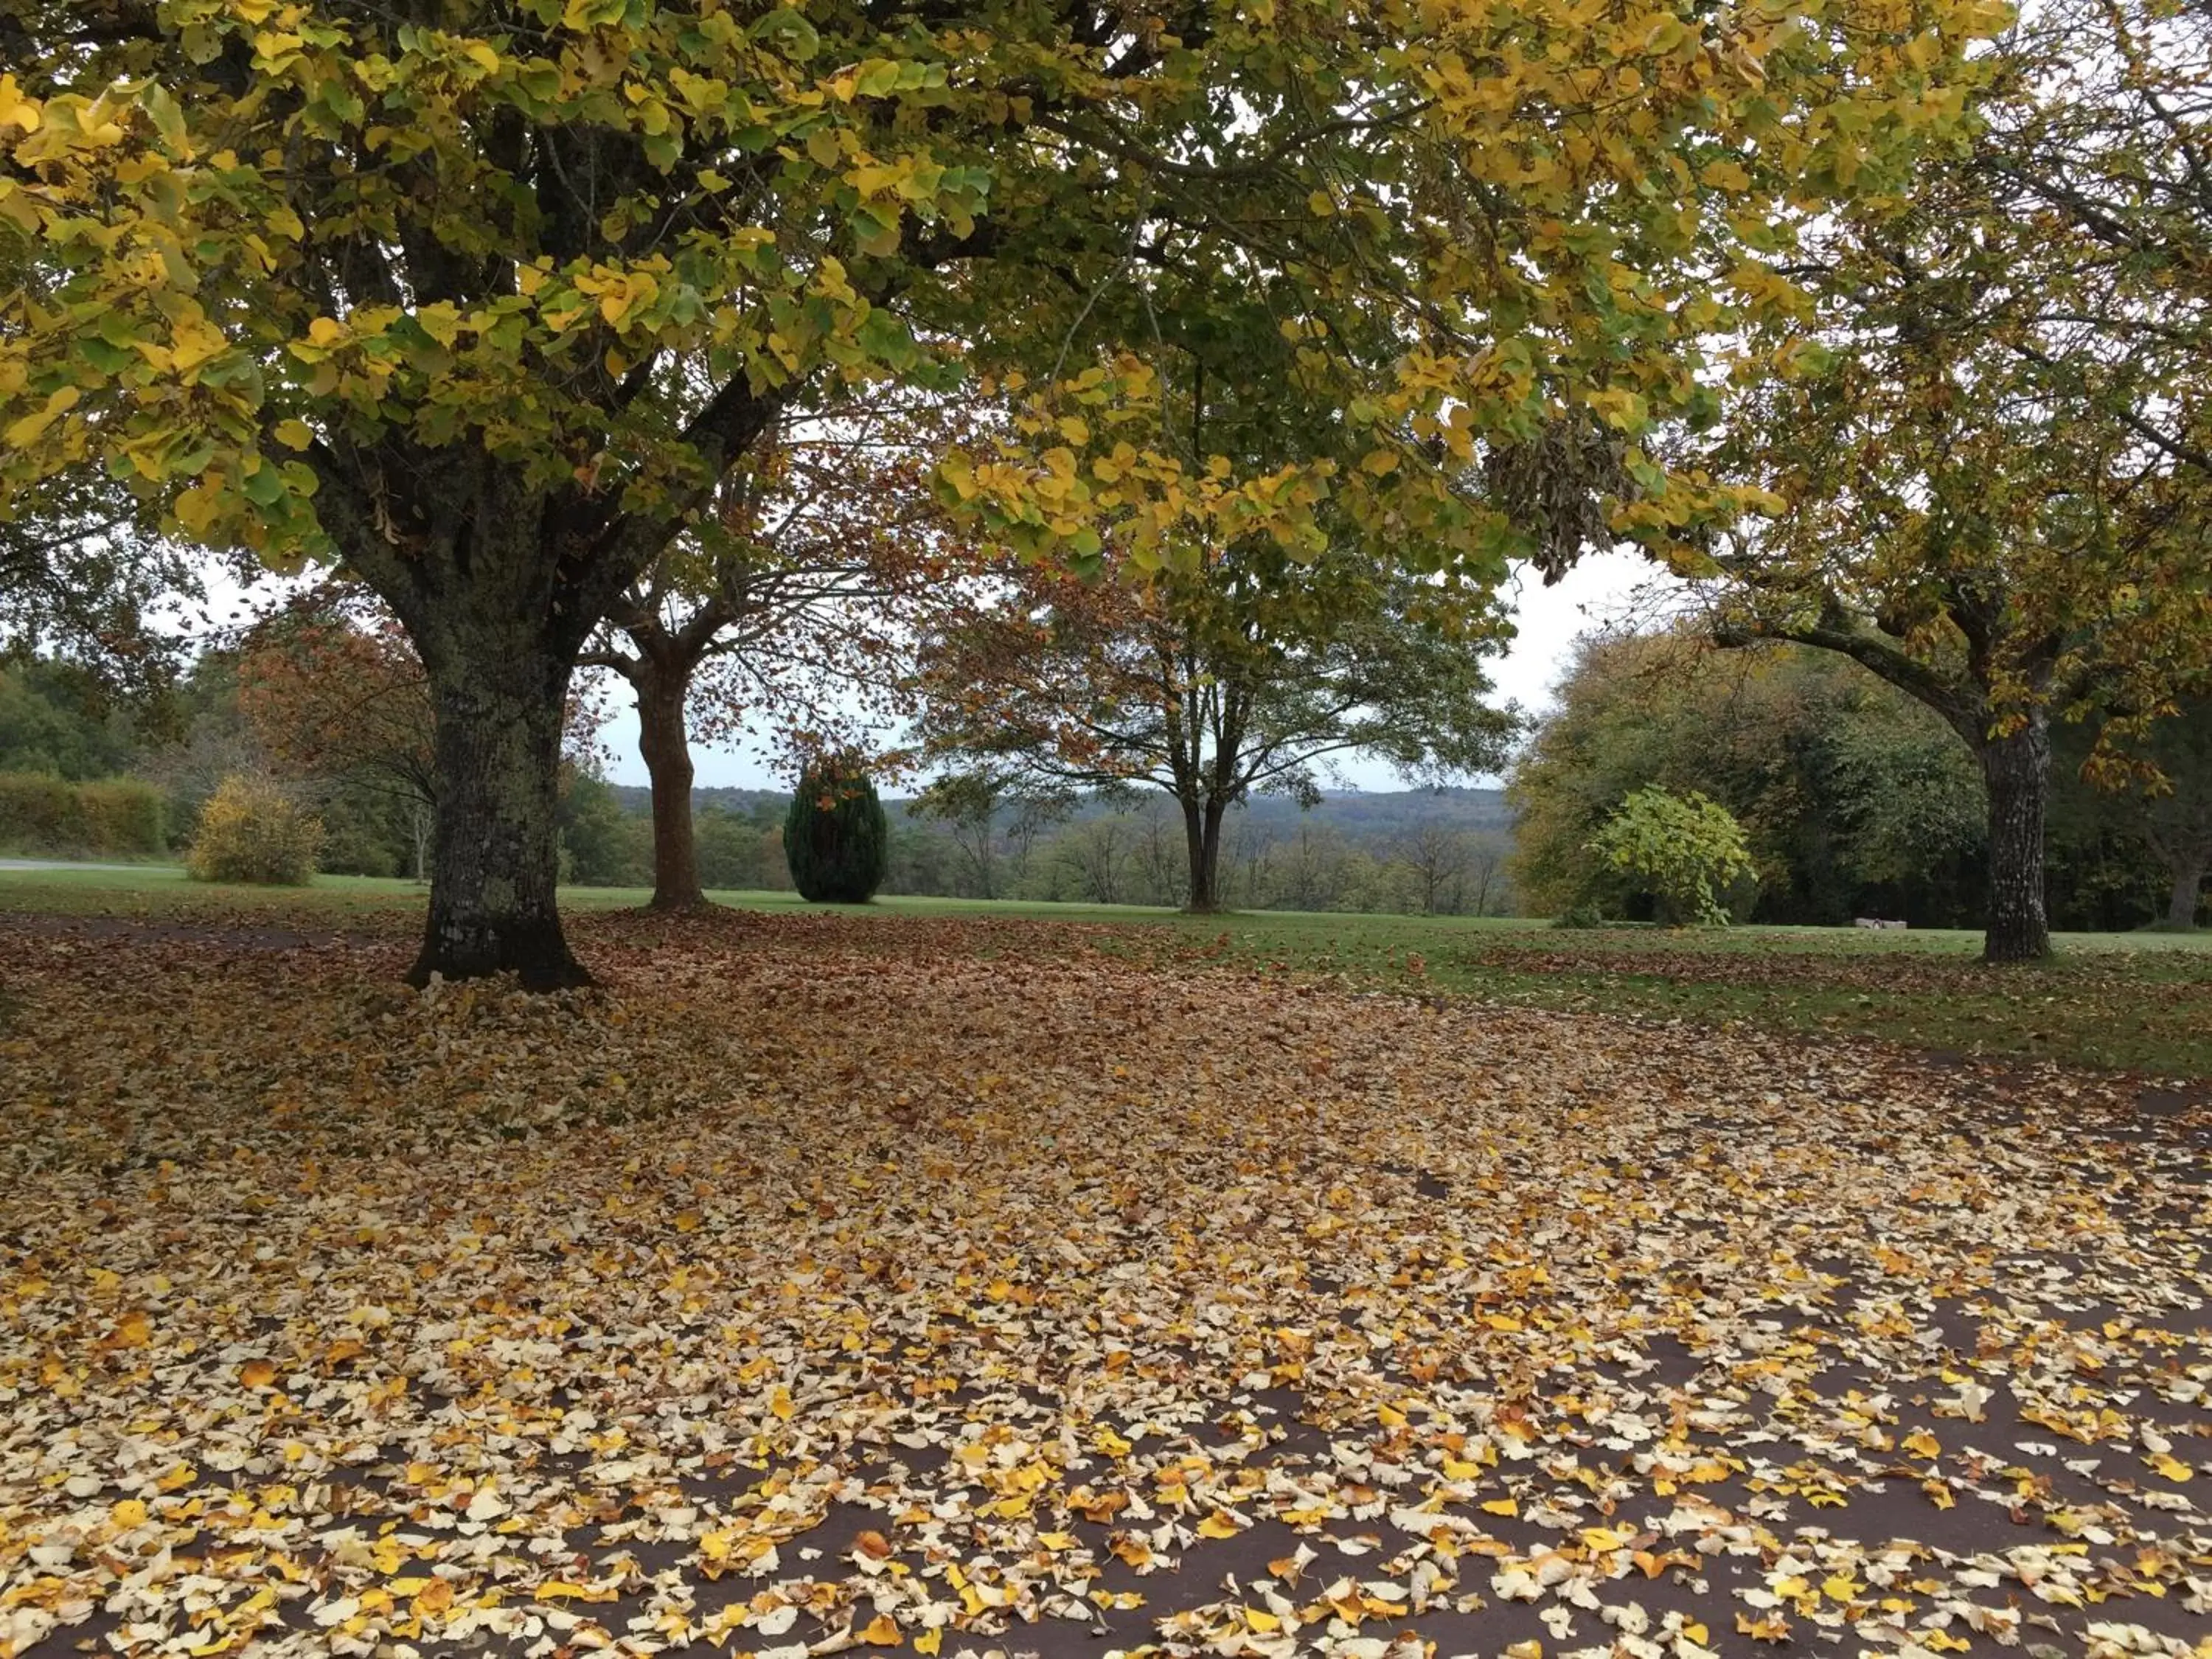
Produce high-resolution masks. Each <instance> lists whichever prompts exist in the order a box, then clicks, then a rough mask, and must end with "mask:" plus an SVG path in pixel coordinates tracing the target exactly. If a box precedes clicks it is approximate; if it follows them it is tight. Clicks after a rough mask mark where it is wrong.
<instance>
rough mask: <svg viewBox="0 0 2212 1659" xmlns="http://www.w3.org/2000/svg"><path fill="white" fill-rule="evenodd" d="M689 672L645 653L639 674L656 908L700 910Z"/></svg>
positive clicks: (641, 744) (640, 724)
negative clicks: (687, 714)
mask: <svg viewBox="0 0 2212 1659" xmlns="http://www.w3.org/2000/svg"><path fill="white" fill-rule="evenodd" d="M689 678H690V677H689V675H688V674H678V673H676V672H674V671H671V670H669V669H668V668H666V667H665V666H664V665H659V664H657V663H655V662H654V661H653V659H651V658H650V657H647V658H646V659H644V660H643V661H642V662H641V664H640V665H639V672H638V676H637V725H638V734H639V737H638V752H639V753H640V754H641V755H642V756H643V757H644V758H645V769H646V773H647V776H648V777H650V778H651V779H652V781H653V902H652V904H651V906H650V908H653V909H655V910H696V909H699V908H702V907H703V906H704V905H705V904H706V902H707V895H706V891H705V890H704V889H702V887H701V886H700V885H699V844H698V842H697V841H696V839H695V838H694V837H693V836H692V833H691V778H692V769H691V743H690V736H689V734H687V733H686V732H685V731H684V695H685V693H686V692H687V691H688V690H690V686H689V684H688V682H689Z"/></svg>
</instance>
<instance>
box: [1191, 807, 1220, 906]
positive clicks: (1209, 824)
mask: <svg viewBox="0 0 2212 1659" xmlns="http://www.w3.org/2000/svg"><path fill="white" fill-rule="evenodd" d="M1226 805H1227V803H1225V802H1224V801H1222V800H1220V799H1217V798H1213V797H1209V798H1207V799H1206V800H1205V801H1203V802H1200V801H1197V800H1186V801H1184V802H1183V803H1182V827H1183V840H1184V844H1185V850H1186V851H1187V852H1188V854H1189V858H1190V902H1189V903H1188V905H1186V906H1185V907H1184V908H1186V909H1188V911H1189V912H1190V914H1191V915H1194V916H1206V915H1213V914H1214V913H1215V912H1216V911H1218V910H1219V909H1220V908H1222V906H1221V817H1222V813H1223V812H1224V811H1225V808H1226Z"/></svg>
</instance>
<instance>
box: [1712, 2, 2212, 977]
mask: <svg viewBox="0 0 2212 1659" xmlns="http://www.w3.org/2000/svg"><path fill="white" fill-rule="evenodd" d="M2167 11H2168V9H2167V8H2164V7H2162V6H2160V5H2158V4H2157V3H2155V0H2057V3H2054V4H2053V5H2052V6H2051V7H2050V8H2047V9H2044V10H2043V11H2042V13H2041V14H2040V15H2039V18H2038V20H2037V21H2036V22H2035V24H2034V26H2033V27H2029V28H2027V29H2024V30H2022V31H2021V32H2019V33H2016V34H2015V36H2013V37H2011V38H2009V39H2008V40H2007V41H2006V42H2004V43H2003V46H2002V50H2001V51H2000V52H1998V53H1996V55H1995V56H1994V57H1993V58H1992V64H1993V66H1994V71H1993V76H1992V79H1991V82H1990V87H1989V90H1988V92H1987V94H1986V96H1984V98H1983V99H1982V100H1980V102H1979V103H1978V107H1977V115H1978V123H1979V125H1978V129H1977V131H1976V132H1975V134H1974V136H1973V137H1972V139H1971V142H1968V143H1965V144H1963V145H1962V146H1960V147H1959V148H1957V149H1953V150H1948V151H1944V152H1939V153H1936V154H1934V155H1931V157H1930V158H1929V160H1928V161H1926V163H1925V165H1924V166H1923V169H1922V171H1921V174H1920V176H1919V178H1918V179H1917V181H1916V184H1915V187H1914V189H1913V190H1912V191H1911V193H1910V194H1909V196H1906V197H1900V198H1898V199H1897V200H1894V201H1887V202H1882V203H1877V204H1869V205H1867V206H1865V207H1863V208H1859V209H1855V210H1850V211H1847V212H1844V213H1842V214H1839V215H1838V216H1835V217H1834V219H1833V220H1832V222H1829V223H1828V224H1826V225H1825V226H1824V227H1822V228H1820V231H1819V233H1818V234H1816V235H1814V236H1813V237H1810V238H1808V240H1807V243H1806V246H1805V248H1804V252H1803V254H1802V258H1801V259H1800V261H1799V262H1798V263H1797V264H1795V265H1794V266H1793V267H1792V268H1791V270H1790V276H1791V277H1792V278H1793V279H1794V282H1795V284H1796V293H1797V295H1798V301H1797V305H1798V313H1799V314H1798V315H1797V317H1796V319H1794V320H1793V321H1791V322H1790V323H1788V324H1783V325H1775V326H1773V327H1771V328H1769V329H1766V330H1762V331H1754V332H1753V336H1752V339H1753V343H1754V344H1755V345H1757V346H1758V347H1759V348H1761V349H1760V350H1759V351H1757V352H1753V353H1750V354H1747V360H1748V361H1750V362H1755V363H1756V364H1757V366H1758V370H1759V372H1758V373H1756V374H1750V375H1747V376H1746V377H1745V378H1744V379H1743V380H1741V382H1740V383H1739V390H1738V392H1737V395H1736V397H1735V414H1734V419H1733V420H1732V422H1731V423H1730V428H1731V429H1730V436H1729V444H1728V445H1727V446H1726V447H1724V449H1723V451H1722V453H1721V463H1722V465H1723V469H1724V470H1727V471H1730V472H1732V473H1733V475H1734V476H1736V477H1739V478H1740V479H1741V480H1744V481H1747V482H1752V483H1757V484H1759V485H1761V486H1763V487H1765V488H1766V489H1769V490H1771V492H1772V496H1773V500H1772V502H1771V506H1772V509H1773V512H1774V514H1775V516H1774V518H1773V520H1772V521H1771V522H1770V523H1765V524H1759V525H1756V526H1753V527H1751V528H1749V529H1747V531H1746V532H1745V533H1743V534H1742V535H1741V537H1739V538H1737V539H1736V540H1735V542H1734V544H1733V545H1732V547H1731V549H1730V550H1729V553H1728V555H1727V556H1725V557H1724V558H1723V568H1724V570H1725V573H1726V575H1727V578H1728V586H1727V590H1726V592H1725V593H1724V595H1723V605H1722V615H1721V618H1720V623H1721V628H1722V632H1723V638H1729V639H1735V638H1745V637H1754V636H1764V637H1770V638H1781V639H1788V640H1794V641H1799V642H1802V643H1804V644H1808V645H1814V646H1819V647H1824V648H1826V649H1829V650H1833V651H1838V652H1841V653H1844V654H1846V655H1849V656H1850V657H1852V658H1854V659H1856V660H1857V661H1858V662H1860V663H1862V664H1863V665H1865V666H1867V667H1868V668H1869V669H1871V670H1873V671H1875V673H1877V674H1879V675H1881V677H1882V678H1885V679H1887V680H1888V681H1889V682H1890V683H1891V684H1893V685H1895V686H1897V687H1899V689H1900V690H1904V691H1905V692H1907V693H1909V694H1910V695H1911V696H1915V697H1917V698H1918V699H1919V700H1920V701H1921V702H1924V703H1925V704H1926V705H1927V706H1928V707H1929V708H1931V709H1933V710H1935V711H1936V713H1937V714H1940V715H1941V716H1942V718H1943V720H1945V721H1946V722H1947V723H1948V725H1949V726H1951V727H1952V728H1953V729H1954V731H1955V732H1957V733H1958V735H1959V737H1960V739H1961V740H1962V741H1963V742H1964V743H1965V744H1966V745H1967V747H1968V748H1969V749H1970V750H1972V753H1973V755H1974V757H1975V758H1976V761H1977V763H1978V765H1979V767H1980V769H1981V771H1982V774H1983V778H1984V782H1985V784H1986V786H1987V800H1988V813H1989V843H1990V902H1989V918H1988V933H1987V939H1986V945H1985V951H1984V954H1985V956H1986V957H1987V958H1988V959H1989V960H1990V961H1992V962H2005V961H2018V960H2026V959H2032V958H2034V957H2040V956H2042V955H2044V954H2045V953H2046V952H2047V951H2048V950H2049V948H2050V929H2049V922H2048V916H2047V907H2046V904H2045V896H2044V868H2043V866H2044V844H2045V815H2046V812H2047V808H2048V800H2049V795H2050V788H2051V782H2050V774H2051V732H2050V726H2051V720H2052V719H2053V717H2054V715H2055V714H2058V713H2062V712H2063V713H2070V714H2080V713H2081V712H2082V710H2083V709H2084V708H2085V707H2087V706H2088V705H2090V704H2093V703H2103V704H2106V705H2108V706H2112V707H2120V708H2130V709H2133V710H2136V711H2137V712H2138V714H2140V715H2141V716H2142V718H2145V719H2148V718H2153V717H2154V716H2155V714H2156V713H2157V712H2158V711H2160V710H2162V709H2163V708H2166V707H2167V706H2169V704H2170V701H2171V698H2172V695H2173V693H2174V691H2175V690H2177V689H2178V688H2179V686H2180V685H2181V684H2183V683H2184V682H2185V680H2186V679H2187V678H2190V677H2191V676H2193V675H2195V674H2196V673H2197V672H2198V671H2200V668H2201V659H2202V644H2201V641H2202V639H2203V635H2204V632H2205V629H2206V628H2207V627H2208V626H2212V582H2209V581H2208V569H2212V566H2208V561H2207V556H2206V548H2207V538H2206V537H2205V536H2204V534H2203V526H2205V524H2206V523H2207V522H2208V519H2207V513H2206V508H2207V506H2208V504H2212V447H2208V444H2207V441H2206V425H2205V422H2206V418H2207V416H2206V410H2207V408H2208V404H2207V393H2208V392H2212V283H2208V282H2207V280H2206V279H2205V277H2204V275H2203V272H2204V269H2205V265H2204V258H2203V255H2204V251H2205V249H2206V247H2207V246H2208V237H2207V234H2206V233H2207V230H2208V228H2212V192H2208V191H2207V190H2206V189H2205V187H2204V176H2205V175H2204V173H2203V167H2202V162H2203V159H2204V157H2205V156H2206V155H2208V154H2212V151H2208V150H2207V148H2206V146H2207V144H2208V143H2212V126H2208V125H2207V122H2208V117H2212V106H2208V104H2207V103H2206V101H2205V100H2203V98H2202V96H2201V95H2197V96H2194V97H2186V98H2179V99H2178V100H2176V99H2175V98H2173V97H2171V96H2170V94H2175V93H2176V92H2177V89H2178V88H2179V87H2180V86H2181V85H2182V84H2183V82H2185V81H2186V79H2187V77H2188V76H2189V75H2191V74H2193V73H2195V72H2196V70H2198V69H2201V68H2202V66H2203V64H2205V63H2206V61H2207V46H2208V42H2212V18H2208V17H2206V16H2205V15H2203V13H2202V12H2201V11H2191V10H2185V11H2184V12H2183V13H2181V14H2180V15H2175V16H2171V17H2168V16H2166V12H2167ZM2100 31H2101V32H2102V33H2100ZM2106 35H2109V37H2110V38H2109V40H2104V44H2103V45H2101V46H2100V45H2098V43H2099V41H2100V40H2101V39H2103V37H2104V36H2106ZM2092 46H2097V49H2096V50H2092V49H2091V48H2092ZM2177 75H2178V76H2179V79H2177V78H2176V77H2177ZM2192 156H2194V157H2196V158H2197V161H2196V162H2194V163H2192V161H2191V157H2192ZM1778 314H1781V313H1778Z"/></svg>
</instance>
